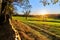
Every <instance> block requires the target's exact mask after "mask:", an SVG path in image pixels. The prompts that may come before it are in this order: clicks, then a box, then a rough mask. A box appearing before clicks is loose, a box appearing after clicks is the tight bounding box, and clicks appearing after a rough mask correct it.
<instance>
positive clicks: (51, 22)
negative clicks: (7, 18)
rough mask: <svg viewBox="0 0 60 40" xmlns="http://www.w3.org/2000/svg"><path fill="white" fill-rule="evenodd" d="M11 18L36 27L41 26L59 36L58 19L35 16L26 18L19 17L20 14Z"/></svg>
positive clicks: (59, 21) (59, 26)
mask: <svg viewBox="0 0 60 40" xmlns="http://www.w3.org/2000/svg"><path fill="white" fill-rule="evenodd" d="M12 18H13V19H14V20H19V21H22V22H24V23H28V24H31V25H36V26H37V27H40V28H43V29H45V30H48V31H50V32H52V33H55V34H56V35H59V36H60V20H59V19H53V18H37V17H28V19H26V18H25V17H21V16H13V17H12Z"/></svg>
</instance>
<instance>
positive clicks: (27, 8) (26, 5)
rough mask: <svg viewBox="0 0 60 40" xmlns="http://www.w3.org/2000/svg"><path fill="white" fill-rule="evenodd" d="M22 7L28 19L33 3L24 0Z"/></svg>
mask: <svg viewBox="0 0 60 40" xmlns="http://www.w3.org/2000/svg"><path fill="white" fill-rule="evenodd" d="M22 9H23V13H24V15H25V17H26V19H27V17H28V15H29V13H30V12H31V5H30V2H29V0H24V4H23V6H22Z"/></svg>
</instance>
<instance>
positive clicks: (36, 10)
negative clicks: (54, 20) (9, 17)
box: [16, 0, 60, 14]
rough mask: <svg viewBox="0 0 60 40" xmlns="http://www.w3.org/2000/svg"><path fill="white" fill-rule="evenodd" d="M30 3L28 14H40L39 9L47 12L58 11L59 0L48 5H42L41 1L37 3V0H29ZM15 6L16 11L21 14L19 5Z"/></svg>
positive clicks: (59, 8) (59, 11) (59, 7)
mask: <svg viewBox="0 0 60 40" xmlns="http://www.w3.org/2000/svg"><path fill="white" fill-rule="evenodd" d="M30 4H31V5H32V8H31V13H30V14H41V13H40V12H41V10H43V11H42V12H44V11H47V12H48V13H49V14H54V13H55V14H56V13H60V6H59V2H58V3H56V4H54V5H53V4H52V3H51V4H50V5H46V6H43V4H42V3H39V0H30ZM16 7H17V12H18V13H19V14H23V13H22V12H21V11H22V9H21V8H20V7H19V6H16Z"/></svg>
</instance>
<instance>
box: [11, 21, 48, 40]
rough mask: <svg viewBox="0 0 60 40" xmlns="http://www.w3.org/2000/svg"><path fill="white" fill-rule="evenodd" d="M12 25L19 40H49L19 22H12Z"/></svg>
mask: <svg viewBox="0 0 60 40" xmlns="http://www.w3.org/2000/svg"><path fill="white" fill-rule="evenodd" d="M12 25H13V26H14V27H15V29H16V30H17V31H18V33H19V34H20V37H21V40H49V39H48V38H47V37H46V36H44V35H41V34H40V32H38V31H36V30H34V29H32V28H31V27H29V26H28V25H26V24H24V23H22V22H20V21H17V20H12Z"/></svg>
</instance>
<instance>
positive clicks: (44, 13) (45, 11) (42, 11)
mask: <svg viewBox="0 0 60 40" xmlns="http://www.w3.org/2000/svg"><path fill="white" fill-rule="evenodd" d="M48 13H49V12H48V11H47V10H41V11H40V15H46V14H48Z"/></svg>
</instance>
